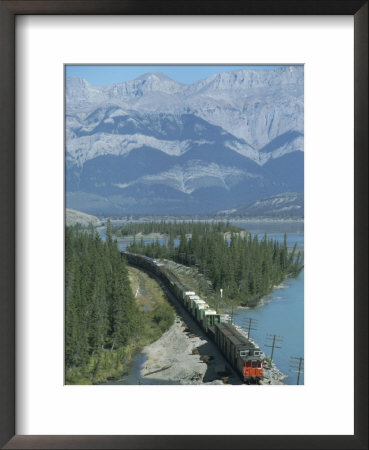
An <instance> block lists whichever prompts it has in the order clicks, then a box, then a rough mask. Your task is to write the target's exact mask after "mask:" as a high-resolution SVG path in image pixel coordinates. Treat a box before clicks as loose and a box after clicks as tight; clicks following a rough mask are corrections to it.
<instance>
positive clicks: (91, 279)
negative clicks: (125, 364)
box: [65, 224, 140, 383]
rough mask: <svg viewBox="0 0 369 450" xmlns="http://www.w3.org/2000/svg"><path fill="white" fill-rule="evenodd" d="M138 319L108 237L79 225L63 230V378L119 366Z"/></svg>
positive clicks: (124, 269)
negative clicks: (64, 231)
mask: <svg viewBox="0 0 369 450" xmlns="http://www.w3.org/2000/svg"><path fill="white" fill-rule="evenodd" d="M139 323H140V314H139V311H138V309H137V307H136V304H135V300H134V297H133V295H132V291H131V288H130V284H129V279H128V270H127V266H126V262H125V259H124V258H122V257H121V254H120V252H119V251H118V248H117V245H116V242H114V241H113V239H112V233H111V227H110V226H109V224H108V227H107V236H106V241H105V242H103V241H102V240H101V238H100V236H99V234H98V233H97V232H95V231H94V230H93V228H90V229H89V230H86V229H82V228H81V227H80V226H78V225H77V226H74V227H66V233H65V366H66V381H67V383H68V382H69V383H74V382H75V383H78V380H79V379H85V378H86V377H87V378H88V377H90V379H91V380H93V378H94V376H95V375H96V373H97V371H98V369H99V366H101V365H105V368H106V369H107V370H110V369H111V367H109V366H111V364H115V365H116V366H117V369H118V366H119V364H120V365H121V361H122V359H124V356H125V353H126V352H127V349H128V348H129V346H130V344H131V342H132V341H133V340H134V339H135V336H136V335H137V331H138V328H139Z"/></svg>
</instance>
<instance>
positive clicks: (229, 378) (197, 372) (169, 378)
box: [141, 316, 285, 385]
mask: <svg viewBox="0 0 369 450" xmlns="http://www.w3.org/2000/svg"><path fill="white" fill-rule="evenodd" d="M191 331H192V330H189V329H188V327H187V324H186V323H185V322H184V320H183V319H182V318H180V317H179V316H177V317H176V320H175V323H174V324H173V325H172V326H171V328H170V329H169V330H168V331H167V332H166V333H164V334H163V336H162V337H161V338H160V339H158V340H157V341H156V342H154V343H152V344H150V345H148V346H147V347H145V348H144V349H143V350H142V353H144V354H145V355H146V357H147V359H146V361H145V362H144V363H143V365H142V367H141V377H142V378H143V379H145V378H146V379H152V380H162V381H163V382H171V383H175V384H196V385H208V384H218V385H222V384H237V385H240V384H242V382H241V379H240V377H239V376H238V375H237V374H236V373H235V372H234V371H233V370H232V369H231V368H230V366H229V364H228V362H227V361H226V360H225V359H224V357H223V355H221V353H220V352H219V350H218V349H217V347H216V346H215V344H214V343H213V342H211V341H209V339H208V338H207V337H205V336H204V335H201V334H195V333H192V332H191ZM264 373H265V378H264V380H263V381H262V382H261V384H266V385H276V384H283V382H282V381H283V379H284V378H285V376H284V375H283V374H282V373H281V372H280V371H279V370H278V368H277V367H276V366H275V365H274V364H273V365H272V368H271V369H270V368H269V367H268V368H267V369H265V372H264Z"/></svg>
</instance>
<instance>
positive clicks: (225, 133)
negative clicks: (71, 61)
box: [66, 66, 304, 213]
mask: <svg viewBox="0 0 369 450" xmlns="http://www.w3.org/2000/svg"><path fill="white" fill-rule="evenodd" d="M303 75H304V74H303V67H302V66H285V67H281V68H278V69H274V70H245V69H242V70H237V71H232V72H222V73H219V74H216V75H213V76H211V77H209V78H206V79H205V80H200V81H198V82H196V83H193V84H189V85H188V84H187V85H186V84H181V83H177V82H176V81H174V80H171V79H170V78H168V77H167V76H166V75H164V74H160V73H149V74H144V75H142V76H141V77H139V78H137V79H135V80H131V81H127V82H123V83H119V84H116V85H113V86H92V85H91V84H89V83H88V82H87V81H86V80H83V79H81V78H74V77H72V78H68V79H67V82H66V162H67V204H68V205H69V206H71V207H72V208H76V209H83V210H85V211H86V212H91V213H102V212H133V213H142V212H143V213H144V212H148V213H153V212H155V211H156V210H157V209H159V211H157V212H160V213H162V212H163V213H165V212H184V210H186V209H188V210H189V211H193V212H197V211H199V210H201V209H203V208H204V207H205V208H206V209H207V210H208V211H215V210H217V209H218V210H219V209H220V208H221V207H222V206H228V205H229V206H235V205H239V204H242V203H244V201H252V200H256V199H258V198H262V197H265V196H267V195H273V194H276V193H279V192H286V191H302V190H303V144H304V137H303V78H304V77H303ZM242 200H244V201H243V202H242ZM217 203H220V204H217ZM108 210H109V211H108Z"/></svg>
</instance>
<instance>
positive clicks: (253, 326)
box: [245, 317, 258, 338]
mask: <svg viewBox="0 0 369 450" xmlns="http://www.w3.org/2000/svg"><path fill="white" fill-rule="evenodd" d="M245 320H246V322H247V323H246V326H247V337H248V338H250V333H251V330H253V331H256V330H257V326H258V321H257V320H256V319H254V318H253V317H248V318H247V319H245Z"/></svg>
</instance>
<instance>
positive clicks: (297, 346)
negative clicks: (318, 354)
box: [234, 271, 304, 384]
mask: <svg viewBox="0 0 369 450" xmlns="http://www.w3.org/2000/svg"><path fill="white" fill-rule="evenodd" d="M283 285H284V286H287V287H286V288H284V289H275V290H274V291H273V292H272V293H271V294H270V295H268V296H267V297H266V298H265V301H266V303H265V304H263V305H261V306H257V307H256V308H252V309H239V310H238V311H237V313H236V314H235V316H234V322H235V323H236V324H238V325H240V326H242V328H244V329H245V330H247V324H248V320H247V319H248V318H253V319H256V320H257V326H256V328H257V329H256V330H255V331H251V333H250V335H251V337H252V338H254V339H255V340H256V342H257V343H258V344H259V346H260V347H261V348H262V349H263V350H264V352H265V354H266V355H267V356H270V353H271V348H269V347H267V346H265V344H269V343H271V342H270V341H271V339H270V338H267V334H277V335H278V336H282V337H283V340H282V342H281V344H279V345H280V346H281V347H282V348H281V349H279V348H276V349H275V350H274V355H273V360H274V362H275V363H276V365H277V367H278V368H279V369H280V370H281V371H282V372H283V373H284V374H285V375H288V378H287V379H286V380H284V383H285V384H296V380H297V374H294V373H292V372H291V371H290V368H289V366H290V364H291V359H290V358H291V356H295V357H300V356H301V357H303V356H304V271H302V272H301V274H300V275H299V276H298V278H295V279H290V280H286V281H285V282H284V283H283ZM303 383H304V375H303V374H302V375H301V376H300V384H303Z"/></svg>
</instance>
